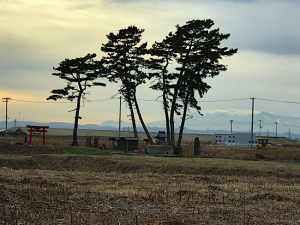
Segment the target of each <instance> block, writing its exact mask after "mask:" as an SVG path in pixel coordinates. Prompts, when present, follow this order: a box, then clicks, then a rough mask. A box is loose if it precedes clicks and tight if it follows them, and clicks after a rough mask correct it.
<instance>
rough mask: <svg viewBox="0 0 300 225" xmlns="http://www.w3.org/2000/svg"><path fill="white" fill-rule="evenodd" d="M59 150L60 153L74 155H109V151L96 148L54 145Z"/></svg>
mask: <svg viewBox="0 0 300 225" xmlns="http://www.w3.org/2000/svg"><path fill="white" fill-rule="evenodd" d="M56 147H57V148H58V149H60V150H61V152H62V154H74V155H111V154H110V153H109V152H107V151H105V150H102V149H98V148H89V147H82V146H56Z"/></svg>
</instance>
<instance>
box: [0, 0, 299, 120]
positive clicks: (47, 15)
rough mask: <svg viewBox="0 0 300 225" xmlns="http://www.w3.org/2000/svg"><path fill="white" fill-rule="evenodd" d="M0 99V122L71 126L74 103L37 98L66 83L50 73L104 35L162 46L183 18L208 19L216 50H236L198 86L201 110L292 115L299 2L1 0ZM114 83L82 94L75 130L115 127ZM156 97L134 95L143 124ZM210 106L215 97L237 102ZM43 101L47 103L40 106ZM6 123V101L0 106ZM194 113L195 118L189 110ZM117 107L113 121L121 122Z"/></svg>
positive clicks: (95, 47)
mask: <svg viewBox="0 0 300 225" xmlns="http://www.w3.org/2000/svg"><path fill="white" fill-rule="evenodd" d="M0 6H1V7H0V34H1V35H0V77H1V82H0V94H1V96H2V98H4V97H9V98H11V99H13V100H10V101H9V102H8V115H9V120H10V121H11V120H15V119H17V120H19V119H21V120H34V121H37V122H52V121H57V122H73V118H74V113H73V112H72V113H70V112H68V111H69V110H72V109H74V107H75V104H74V103H63V102H66V101H64V100H61V101H57V102H50V101H46V98H47V97H48V96H49V95H50V91H51V90H52V89H58V88H63V87H64V85H65V83H64V82H63V81H62V80H60V79H59V78H57V77H55V76H53V75H52V73H53V72H54V70H53V67H56V66H58V63H59V62H61V61H62V60H64V59H65V58H70V59H71V58H76V57H82V56H84V55H86V54H87V53H96V54H97V58H98V59H100V58H101V56H102V53H101V51H100V48H101V45H102V43H106V42H107V38H106V35H107V34H108V33H110V32H114V33H116V32H118V30H120V29H123V28H126V27H128V26H129V25H135V26H137V27H138V28H143V29H145V32H144V34H143V40H142V41H143V42H148V45H149V46H151V45H152V44H153V43H154V41H161V40H162V39H163V38H164V37H165V36H166V35H167V34H168V33H169V32H170V31H175V25H177V24H180V25H183V24H185V22H186V21H188V20H192V19H208V18H210V19H212V20H214V21H215V26H214V28H220V31H221V32H222V33H230V34H231V36H230V38H229V39H228V40H226V41H225V42H223V45H224V46H228V47H230V48H238V49H239V50H238V53H237V54H235V55H234V56H232V57H229V58H225V59H224V60H223V63H224V64H226V65H228V70H227V71H226V72H224V73H221V74H220V75H219V76H217V77H215V78H211V79H207V83H208V84H210V85H211V87H212V88H211V89H210V90H209V92H208V93H207V94H206V95H205V96H204V98H203V99H201V101H203V102H201V103H200V105H201V107H202V110H203V112H207V111H211V110H232V109H245V110H250V109H251V100H250V98H251V97H254V98H257V99H256V100H255V110H257V111H266V112H274V113H277V114H286V115H290V116H300V114H299V112H300V105H299V104H296V103H281V102H273V101H266V100H262V99H268V100H276V101H288V102H300V99H299V96H300V89H299V79H300V77H299V75H300V63H299V62H300V26H299V25H300V14H299V12H300V1H298V0H284V1H283V0H210V1H204V0H185V1H181V0H172V1H170V0H165V1H158V0H152V1H143V0H139V1H137V0H115V1H109V0H85V1H79V0H51V1H49V0H48V1H46V0H0ZM117 88H118V85H117V84H114V85H112V84H108V85H107V87H105V88H103V87H95V88H91V89H90V90H89V93H90V96H89V97H88V98H89V100H91V102H86V103H85V104H84V107H83V108H82V109H81V116H82V117H83V119H82V120H81V121H80V123H81V124H87V123H95V124H100V123H102V122H104V121H106V120H115V121H117V120H118V109H119V108H118V107H119V102H118V100H106V99H110V98H111V96H113V95H114V94H115V93H116V91H117ZM159 95H160V93H159V92H154V91H151V90H149V89H148V87H147V85H146V86H143V87H141V88H139V89H138V99H140V101H139V102H140V107H141V111H142V113H143V115H144V119H145V121H146V122H152V121H156V120H162V119H164V116H163V111H162V106H161V103H160V102H151V101H150V102H149V101H145V100H154V99H156V98H157V96H159ZM243 98H245V99H244V100H239V101H226V102H218V101H216V100H230V99H243ZM44 102H49V103H44ZM0 107H1V109H0V117H1V118H0V120H1V121H2V120H5V103H2V104H0ZM192 112H194V111H192ZM128 114H129V112H128V110H127V108H126V106H125V104H123V106H122V118H123V120H124V121H126V122H128V121H129V119H128V117H127V115H128Z"/></svg>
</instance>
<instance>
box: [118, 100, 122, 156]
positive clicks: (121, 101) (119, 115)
mask: <svg viewBox="0 0 300 225" xmlns="http://www.w3.org/2000/svg"><path fill="white" fill-rule="evenodd" d="M121 108H122V101H121V96H120V113H119V140H118V150H121V149H120V144H121V142H120V141H121V140H120V138H121Z"/></svg>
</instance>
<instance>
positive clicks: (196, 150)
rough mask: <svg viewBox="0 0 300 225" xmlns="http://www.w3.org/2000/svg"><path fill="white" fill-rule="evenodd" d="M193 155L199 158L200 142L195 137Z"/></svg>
mask: <svg viewBox="0 0 300 225" xmlns="http://www.w3.org/2000/svg"><path fill="white" fill-rule="evenodd" d="M194 155H195V156H200V140H199V138H198V137H196V138H195V141H194Z"/></svg>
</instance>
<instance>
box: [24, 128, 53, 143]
mask: <svg viewBox="0 0 300 225" xmlns="http://www.w3.org/2000/svg"><path fill="white" fill-rule="evenodd" d="M26 127H28V128H30V129H29V130H28V131H29V132H30V136H29V144H31V139H32V132H39V133H41V132H42V133H43V145H45V132H47V130H46V129H47V128H49V126H31V125H26Z"/></svg>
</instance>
